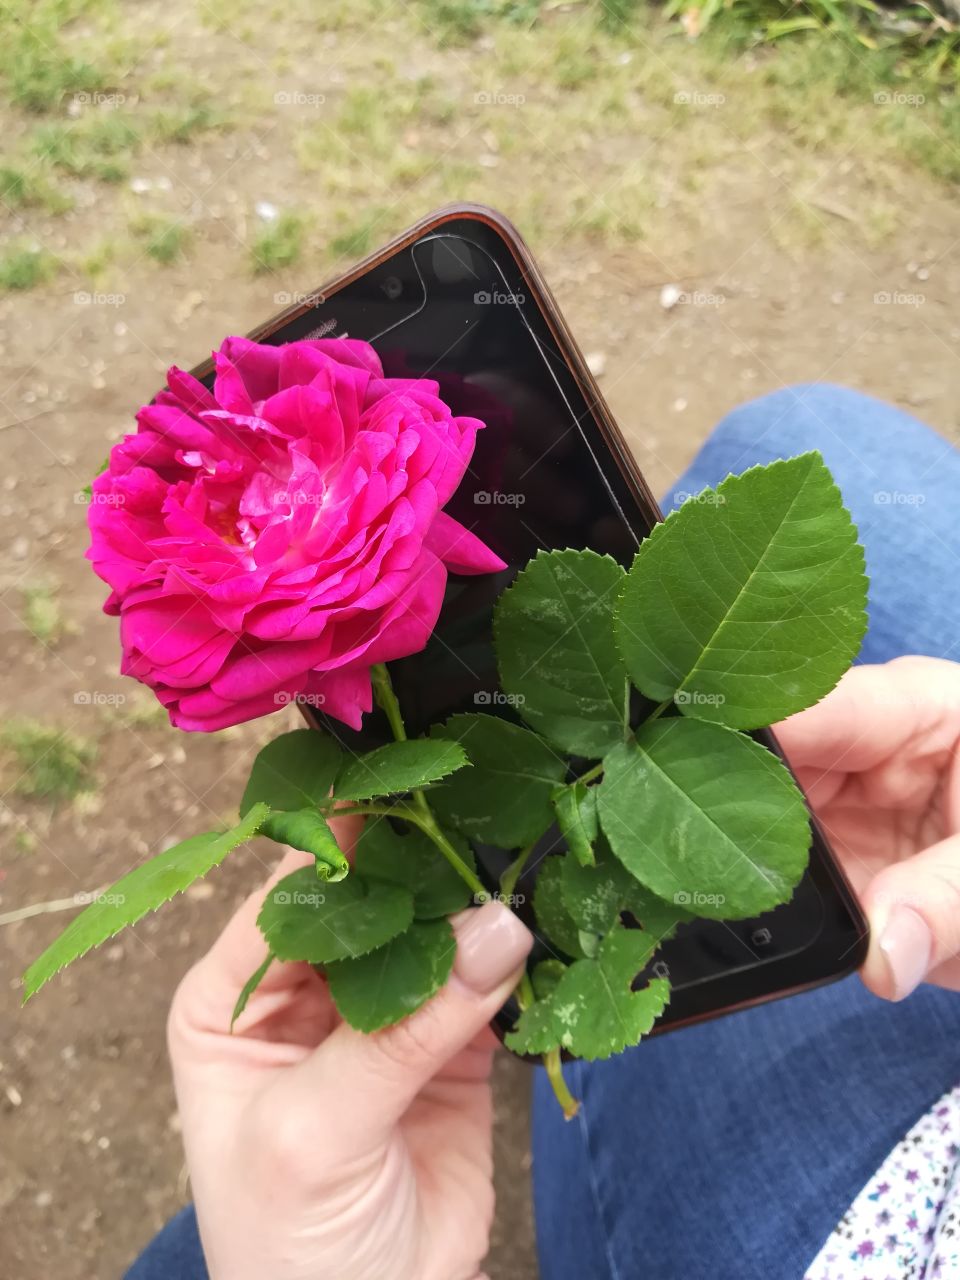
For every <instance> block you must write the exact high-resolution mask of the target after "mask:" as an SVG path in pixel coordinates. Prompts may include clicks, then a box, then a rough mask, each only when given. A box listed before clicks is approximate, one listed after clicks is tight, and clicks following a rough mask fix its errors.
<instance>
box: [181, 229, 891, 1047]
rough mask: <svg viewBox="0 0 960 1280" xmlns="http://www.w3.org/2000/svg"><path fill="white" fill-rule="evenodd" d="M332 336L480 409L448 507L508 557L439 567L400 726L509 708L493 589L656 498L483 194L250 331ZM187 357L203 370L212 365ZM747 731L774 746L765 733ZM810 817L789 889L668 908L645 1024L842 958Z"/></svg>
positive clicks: (635, 527)
mask: <svg viewBox="0 0 960 1280" xmlns="http://www.w3.org/2000/svg"><path fill="white" fill-rule="evenodd" d="M345 336H346V337H351V338H363V339H365V340H366V341H367V342H369V343H371V344H372V345H373V347H374V348H375V349H376V351H377V353H378V355H379V356H380V359H381V361H382V362H383V367H384V370H385V372H386V373H387V375H388V376H413V377H429V378H433V379H435V380H436V381H437V382H438V383H439V385H440V395H441V396H442V398H443V399H444V400H445V401H447V403H448V404H449V405H450V406H451V407H452V409H453V412H454V413H455V414H469V415H471V416H473V417H476V418H479V419H481V420H482V421H483V422H485V423H486V427H485V429H484V430H483V431H481V432H480V433H479V434H478V436H477V445H476V451H475V453H474V457H473V461H472V464H471V467H470V469H469V471H468V473H467V475H466V476H465V477H464V480H463V482H462V483H461V485H460V488H459V489H458V491H457V493H456V494H455V496H454V498H453V500H452V501H451V503H450V504H448V508H447V509H448V510H449V511H450V512H451V514H452V515H454V516H455V517H456V519H458V520H460V521H461V522H462V523H463V524H465V525H466V526H467V527H468V528H470V529H472V530H473V531H474V532H475V533H477V534H478V536H479V537H481V538H482V539H483V541H484V542H485V543H486V544H487V545H488V546H491V547H492V548H493V549H494V550H495V551H496V552H497V553H498V554H499V555H500V556H501V557H502V558H503V559H504V561H506V563H507V564H508V565H509V569H508V570H507V571H505V572H504V573H501V574H496V575H485V576H481V577H457V576H455V575H451V576H450V578H449V581H448V587H447V592H446V596H445V600H444V605H443V609H442V612H441V614H440V618H439V621H438V624H437V627H436V630H435V632H434V634H433V637H432V638H431V640H430V643H429V644H428V645H427V647H426V649H424V650H423V651H422V652H421V653H417V654H414V655H412V656H411V657H409V658H405V659H403V660H401V661H399V662H394V663H391V672H392V676H393V681H394V686H395V689H396V692H397V696H398V699H399V701H400V705H401V708H402V711H403V715H404V718H405V721H406V724H407V727H408V732H409V733H410V735H411V736H415V735H417V734H419V733H421V732H422V731H424V730H425V729H426V728H427V727H428V726H429V725H431V724H433V723H435V722H436V721H438V720H444V719H446V718H447V717H448V716H450V715H453V714H454V713H456V712H462V711H485V712H490V713H493V714H498V715H505V716H507V717H508V718H512V719H516V718H517V717H516V715H515V712H514V710H513V708H512V707H511V706H510V705H509V703H508V702H507V700H506V699H504V698H503V697H502V696H501V695H498V684H497V674H496V663H495V660H494V653H493V646H492V637H491V623H492V611H493V606H494V603H495V601H496V599H497V597H498V596H499V594H500V593H501V591H502V590H503V589H504V587H505V586H506V585H507V583H508V582H509V581H510V579H511V577H512V576H513V574H515V573H516V572H517V571H518V570H519V569H520V568H522V567H523V565H525V564H526V562H527V561H528V560H529V559H530V558H531V557H532V556H534V555H535V554H536V552H537V551H538V550H539V549H540V548H541V547H544V548H559V547H573V548H585V547H590V548H592V549H593V550H595V551H599V552H606V553H608V554H610V555H612V556H614V557H615V558H616V559H618V560H620V561H621V562H622V563H623V564H625V565H626V564H629V562H630V560H631V559H632V557H633V555H634V552H635V551H636V548H637V546H638V545H639V543H640V541H641V539H643V538H644V537H645V536H646V534H648V533H649V532H650V530H651V528H652V527H653V525H654V524H655V522H656V521H658V520H660V519H661V518H662V517H661V513H660V511H659V509H658V507H657V504H656V501H655V500H654V498H653V495H652V494H651V492H650V490H649V488H648V487H647V484H646V482H645V481H644V479H643V476H642V475H641V474H640V471H639V469H638V468H637V466H636V463H635V462H634V460H633V458H632V457H631V454H630V451H629V449H628V448H627V447H626V445H625V443H624V440H623V438H622V436H621V434H620V432H619V430H618V428H617V426H616V423H615V422H614V421H613V418H612V417H611V415H610V411H609V410H608V408H607V406H606V405H605V404H604V402H603V398H602V396H601V394H600V392H599V389H598V388H597V386H596V384H595V382H594V380H593V378H592V377H591V375H590V373H589V371H588V369H587V367H586V364H585V362H584V360H583V358H582V356H581V354H580V352H579V350H578V348H577V346H576V344H575V342H574V340H573V338H572V337H571V335H570V333H569V331H568V330H567V327H566V325H565V323H564V321H563V319H562V317H561V315H560V312H559V310H558V308H557V305H556V302H555V301H554V300H553V298H552V296H551V295H550V292H549V290H548V289H547V286H546V284H545V283H544V281H543V278H542V276H541V274H540V272H539V270H538V269H537V267H536V265H535V263H534V261H533V259H532V257H531V255H530V252H529V250H528V249H527V248H526V246H525V245H524V243H523V241H522V240H521V238H520V236H519V234H518V233H517V232H516V230H515V229H514V228H513V227H512V226H511V224H510V223H509V222H508V221H507V219H506V218H504V217H502V216H501V215H500V214H498V213H497V212H495V211H494V210H492V209H488V208H485V207H483V206H477V205H456V206H451V207H447V208H444V209H440V210H438V211H437V212H435V213H433V214H431V215H430V216H428V217H427V218H425V219H424V220H423V221H422V222H419V223H417V225H416V226H414V227H411V228H410V230H408V231H406V232H405V233H404V234H403V235H401V236H399V237H398V238H397V239H396V240H394V241H392V242H391V243H390V244H388V245H386V246H385V247H384V248H383V249H381V250H380V251H379V252H378V253H375V254H373V255H372V256H371V257H369V258H367V259H366V260H365V261H364V262H362V263H360V264H359V266H357V267H355V268H354V269H353V270H351V271H349V272H347V273H346V274H345V275H343V276H342V277H340V279H338V280H335V281H333V282H331V283H329V284H327V285H325V286H323V288H321V289H318V290H314V291H313V292H311V293H308V294H304V295H302V296H301V300H300V301H299V302H298V303H297V305H295V306H293V307H291V308H289V309H288V310H287V311H285V312H283V313H282V314H281V315H279V316H277V317H275V318H274V319H273V320H270V321H268V322H267V323H266V324H265V325H263V326H261V327H260V328H258V329H257V330H255V331H254V332H253V333H251V334H250V337H251V338H253V339H254V340H256V341H258V342H269V343H275V344H280V343H285V342H291V341H294V340H297V339H303V338H317V337H345ZM194 373H195V375H196V376H197V377H199V378H201V379H209V378H210V377H211V376H212V365H211V364H210V363H207V364H205V365H201V366H200V367H199V368H198V369H195V370H194ZM303 710H304V714H305V715H307V716H308V718H309V719H312V721H313V723H315V724H316V725H317V726H318V727H322V728H324V729H325V730H326V731H328V732H330V733H332V734H333V735H334V736H335V737H336V738H337V739H338V740H339V741H340V742H341V743H342V744H343V746H344V747H345V748H346V749H347V750H350V751H365V750H369V749H371V748H372V747H375V746H378V745H380V744H381V743H382V742H385V741H388V740H389V738H390V732H389V728H388V726H387V724H386V720H385V718H384V717H383V715H382V713H380V712H379V711H376V710H375V711H374V712H372V713H370V714H368V715H367V716H365V718H364V724H363V728H362V729H361V730H360V731H358V732H354V731H353V730H351V729H349V728H347V727H346V726H345V725H343V724H341V723H340V722H338V721H334V720H331V719H327V718H326V717H324V716H323V715H322V714H321V713H319V712H318V711H317V710H315V709H313V708H309V707H304V708H303ZM757 737H758V738H759V739H760V741H762V742H763V743H764V744H765V745H767V746H768V747H770V748H771V749H772V750H774V751H777V750H778V747H777V743H776V741H775V739H774V737H773V735H772V734H770V733H769V732H763V733H760V734H758V735H757ZM718 767H722V761H718ZM811 826H812V834H813V845H812V855H811V860H810V866H809V870H808V872H807V874H806V876H805V877H804V879H803V881H802V883H801V885H800V886H799V888H798V889H797V891H796V893H795V894H794V897H793V898H792V900H791V901H790V902H789V903H786V904H785V905H783V906H781V907H778V908H777V909H776V910H774V911H771V912H769V913H767V914H766V915H763V916H760V917H758V918H757V919H753V920H740V921H696V922H691V923H689V924H685V925H683V926H682V927H681V928H680V929H679V931H678V933H677V935H676V937H675V938H674V939H673V940H671V941H670V942H669V943H667V944H665V945H664V947H663V948H661V950H660V952H659V953H658V955H657V957H656V960H655V962H654V964H653V969H654V971H655V972H656V973H658V974H659V975H662V976H668V977H669V978H670V981H671V985H672V997H671V1001H670V1004H669V1005H668V1007H667V1011H666V1013H665V1014H664V1016H663V1017H662V1019H661V1021H660V1023H659V1025H658V1030H660V1031H663V1030H667V1029H669V1028H671V1027H677V1026H679V1025H681V1024H684V1023H689V1022H694V1021H700V1020H702V1019H704V1018H709V1017H714V1016H716V1015H718V1014H721V1013H725V1012H728V1011H730V1010H733V1009H737V1008H742V1007H744V1006H747V1005H752V1004H756V1003H758V1002H760V1001H764V1000H769V999H772V998H775V997H777V996H782V995H786V994H788V993H790V992H795V991H799V990H803V989H806V988H809V987H814V986H817V985H820V984H821V983H824V982H828V981H830V980H832V979H835V978H839V977H841V976H843V975H845V974H847V973H849V972H851V971H852V970H854V969H856V968H857V967H859V965H860V964H861V962H862V960H863V957H864V954H865V948H866V939H867V929H866V925H865V921H864V919H863V916H862V914H861V912H860V910H859V907H858V905H857V902H856V899H855V898H854V896H853V894H852V892H851V890H850V888H849V886H848V884H847V882H846V880H845V878H844V876H843V874H842V872H841V870H840V868H839V866H838V865H837V863H836V860H835V859H834V857H833V856H832V854H831V852H830V849H829V846H828V844H827V841H826V839H825V837H824V834H823V832H822V831H821V830H820V829H819V827H818V826H817V824H816V822H815V821H813V820H812V819H811ZM561 847H562V846H561V843H560V836H559V833H558V832H557V831H556V830H553V831H550V832H548V833H547V834H546V835H545V836H544V837H543V838H542V840H541V841H540V842H539V844H538V846H537V848H536V850H535V853H534V856H533V857H532V858H531V860H530V865H529V869H528V871H527V872H526V874H525V875H524V876H523V878H522V879H521V881H520V883H519V885H518V886H517V888H518V892H519V893H520V894H522V895H523V896H524V899H525V902H524V904H522V905H521V906H520V907H519V911H520V914H521V915H525V916H526V918H527V920H528V922H529V921H530V920H532V911H531V909H530V903H531V900H532V889H533V885H534V882H535V878H536V873H537V867H538V865H539V864H541V863H542V861H543V858H544V857H546V856H547V854H549V853H550V852H552V851H555V850H557V849H559V848H561ZM475 853H476V856H477V863H478V867H479V870H480V874H481V877H482V878H483V879H484V880H485V881H487V882H488V883H489V885H490V887H491V888H493V887H495V886H496V884H497V882H498V879H499V875H500V873H501V871H502V870H503V868H504V867H505V866H506V863H507V861H508V860H509V855H508V854H507V853H505V852H504V851H503V850H500V849H496V848H492V847H489V846H483V845H477V846H475ZM538 945H540V944H538ZM544 953H545V954H547V952H546V951H544ZM535 954H536V952H535ZM515 1016H516V1009H515V1008H513V1007H512V1006H511V1005H508V1006H506V1008H505V1009H504V1010H502V1011H501V1013H500V1015H499V1016H498V1019H497V1023H496V1026H497V1029H498V1031H499V1032H500V1033H501V1034H502V1033H503V1032H504V1030H506V1029H509V1027H511V1026H512V1025H513V1022H514V1019H515Z"/></svg>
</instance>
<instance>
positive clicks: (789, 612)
mask: <svg viewBox="0 0 960 1280" xmlns="http://www.w3.org/2000/svg"><path fill="white" fill-rule="evenodd" d="M866 602H867V579H866V577H865V575H864V558H863V548H862V547H861V546H860V545H859V543H858V542H857V530H856V527H855V526H854V524H853V521H852V520H851V519H850V516H849V514H848V512H847V511H846V510H845V508H844V506H843V503H842V499H841V497H840V491H839V490H838V489H837V487H836V485H835V484H834V482H833V479H832V477H831V475H830V472H829V471H828V470H827V468H826V467H825V466H824V464H823V459H822V458H821V456H820V454H819V453H805V454H802V455H801V456H800V457H798V458H789V459H787V460H786V461H780V462H773V463H771V464H770V465H769V466H765V467H752V468H751V469H750V470H749V471H747V472H745V473H744V474H743V475H741V476H729V477H728V478H727V479H726V480H724V481H723V483H722V484H721V485H720V486H719V487H718V488H717V489H716V491H714V490H709V489H708V490H705V491H704V493H703V494H702V495H701V496H700V497H699V498H697V499H692V500H690V501H688V502H686V503H684V505H683V506H682V507H681V508H680V509H679V510H678V511H675V512H673V513H672V514H671V515H670V516H668V517H667V519H666V520H665V521H664V522H663V523H662V524H660V525H658V526H657V527H656V528H655V529H654V530H653V532H652V533H651V534H650V536H649V537H648V538H647V539H646V540H645V541H644V542H643V544H642V545H641V547H640V550H639V551H638V552H637V556H636V559H635V560H634V562H633V566H632V568H631V569H630V572H629V573H628V575H627V578H626V581H625V583H624V586H623V590H622V592H621V595H620V602H619V605H618V607H617V615H616V635H617V641H618V643H619V646H620V650H621V652H622V653H623V656H624V659H625V661H626V664H627V667H628V669H629V671H630V675H631V677H632V679H633V681H634V683H635V684H636V686H637V688H638V689H640V691H641V692H642V693H644V694H645V695H646V696H647V697H648V698H652V699H653V700H654V701H655V702H664V701H666V700H667V699H669V698H673V700H674V701H675V702H676V704H677V706H678V707H679V708H680V710H681V711H682V712H683V713H684V714H685V715H688V716H692V717H695V718H697V719H701V720H715V721H718V722H720V723H722V724H726V725H730V726H731V727H733V728H737V729H754V728H759V727H761V726H763V725H769V724H773V723H775V722H776V721H777V720H781V719H783V717H784V716H788V715H792V714H793V713H794V712H795V711H800V710H802V709H803V708H804V707H808V706H810V705H811V704H812V703H814V702H816V701H818V699H820V698H822V697H823V696H824V694H826V693H827V692H828V691H829V690H830V689H832V688H833V686H834V685H835V684H836V683H837V681H838V680H839V679H840V677H841V676H842V675H843V673H844V671H846V669H847V667H848V666H849V665H850V663H851V662H852V661H853V659H854V657H855V656H856V654H857V650H858V649H859V648H860V642H861V640H862V639H863V635H864V631H865V629H866Z"/></svg>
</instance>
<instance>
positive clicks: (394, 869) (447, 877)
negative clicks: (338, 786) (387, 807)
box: [354, 818, 476, 920]
mask: <svg viewBox="0 0 960 1280" xmlns="http://www.w3.org/2000/svg"><path fill="white" fill-rule="evenodd" d="M447 838H448V839H449V840H450V842H451V844H452V845H453V846H454V848H455V849H456V851H457V853H459V855H460V857H461V858H462V859H463V861H464V862H465V863H466V864H467V866H468V867H470V868H471V870H473V871H475V870H476V863H475V861H474V857H473V852H472V850H471V849H470V846H469V845H468V844H467V842H466V841H465V840H463V839H462V838H461V837H460V836H457V835H453V836H448V837H447ZM354 868H355V870H356V872H357V873H358V874H360V875H362V876H364V877H366V879H368V880H385V881H387V882H388V883H390V884H399V885H402V886H403V887H404V888H406V889H409V890H410V892H411V893H412V894H413V914H414V917H415V919H418V920H434V919H437V918H438V917H440V916H449V915H452V914H453V912H454V911H460V910H462V909H463V908H464V907H467V906H469V905H470V889H469V888H468V886H467V885H465V884H464V882H463V881H462V880H461V879H460V876H459V875H458V874H457V872H456V871H455V870H454V869H453V867H452V866H451V865H450V863H449V862H448V861H447V860H446V858H445V857H444V856H443V854H442V853H441V852H440V851H439V849H438V848H437V846H436V845H435V844H434V843H433V841H432V840H431V839H430V838H429V837H428V836H425V835H424V834H423V832H422V831H419V830H417V829H416V828H413V829H411V830H410V831H409V832H408V833H407V834H405V835H398V834H397V832H396V831H394V829H393V828H392V827H391V825H390V823H389V821H388V820H387V819H385V818H381V819H376V818H369V819H368V820H367V823H366V825H365V826H364V828H363V832H362V834H361V836H360V839H359V840H358V841H357V851H356V856H355V858H354Z"/></svg>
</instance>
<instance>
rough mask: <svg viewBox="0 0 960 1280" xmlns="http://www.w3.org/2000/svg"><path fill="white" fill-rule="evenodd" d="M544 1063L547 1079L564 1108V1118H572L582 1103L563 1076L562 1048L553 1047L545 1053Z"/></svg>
mask: <svg viewBox="0 0 960 1280" xmlns="http://www.w3.org/2000/svg"><path fill="white" fill-rule="evenodd" d="M543 1065H544V1067H545V1068H546V1071H547V1079H548V1080H549V1081H550V1085H551V1088H552V1089H553V1092H554V1095H555V1096H556V1099H557V1101H558V1102H559V1103H560V1106H561V1107H562V1108H563V1118H564V1120H572V1119H573V1117H574V1116H575V1115H576V1114H577V1112H578V1111H579V1110H580V1103H579V1102H578V1101H577V1100H576V1098H575V1097H574V1096H573V1094H572V1093H571V1092H570V1090H569V1089H568V1088H567V1082H566V1080H564V1078H563V1066H562V1064H561V1062H560V1050H559V1049H551V1050H549V1052H548V1053H545V1054H544V1055H543Z"/></svg>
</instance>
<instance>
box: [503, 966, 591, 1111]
mask: <svg viewBox="0 0 960 1280" xmlns="http://www.w3.org/2000/svg"><path fill="white" fill-rule="evenodd" d="M514 994H515V995H516V997H517V1004H518V1005H519V1006H520V1011H521V1013H523V1012H525V1011H526V1010H527V1009H529V1008H530V1006H531V1005H532V1004H533V1002H534V1000H535V999H536V997H535V996H534V994H533V983H532V982H531V981H530V975H529V974H528V973H527V971H526V970H524V972H523V976H522V977H521V979H520V981H519V982H518V983H517V989H516V992H515V993H514ZM542 1062H543V1065H544V1068H545V1069H546V1072H547V1079H548V1080H549V1081H550V1087H551V1089H552V1090H553V1093H554V1096H555V1097H556V1099H557V1101H558V1102H559V1103H560V1106H561V1107H562V1108H563V1118H564V1119H565V1120H572V1119H573V1117H574V1116H575V1115H576V1114H577V1112H578V1111H579V1110H580V1103H579V1102H578V1101H577V1100H576V1098H575V1097H574V1096H573V1094H572V1093H571V1092H570V1090H569V1089H568V1088H567V1082H566V1080H564V1078H563V1068H562V1066H561V1063H560V1050H559V1049H549V1050H548V1051H547V1052H546V1053H545V1054H543V1055H542Z"/></svg>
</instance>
